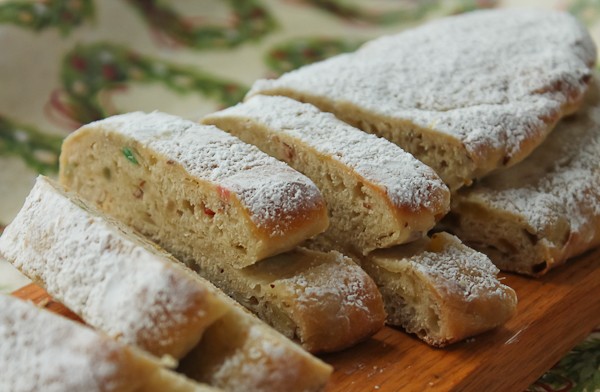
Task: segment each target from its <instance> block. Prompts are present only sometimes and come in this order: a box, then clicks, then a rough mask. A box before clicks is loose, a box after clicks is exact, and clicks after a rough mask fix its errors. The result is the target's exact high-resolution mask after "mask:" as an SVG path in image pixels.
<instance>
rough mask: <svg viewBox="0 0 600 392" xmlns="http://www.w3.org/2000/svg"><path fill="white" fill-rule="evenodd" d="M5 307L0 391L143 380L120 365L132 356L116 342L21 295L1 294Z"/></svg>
mask: <svg viewBox="0 0 600 392" xmlns="http://www.w3.org/2000/svg"><path fill="white" fill-rule="evenodd" d="M0 308H1V309H2V311H1V312H0V342H2V343H1V344H0V368H1V369H2V377H0V390H2V391H11V392H25V391H42V390H43V391H48V392H58V391H61V392H62V391H90V392H93V391H115V390H123V389H122V388H123V387H124V385H119V384H122V383H123V381H122V380H127V382H128V383H129V384H131V383H133V382H136V381H138V382H140V381H141V376H142V375H141V374H130V373H128V372H127V373H126V371H125V369H124V368H122V367H121V366H120V365H122V364H123V363H124V362H125V361H127V360H128V358H129V357H128V356H127V355H124V353H123V352H122V350H123V347H122V346H120V345H119V344H118V343H117V342H114V341H111V340H109V339H107V338H103V337H101V336H100V335H98V334H96V333H95V332H93V331H92V330H90V329H88V328H87V327H84V326H82V325H79V324H76V323H74V322H72V321H69V320H67V319H64V318H62V317H60V316H57V315H54V314H52V313H50V312H47V311H43V310H40V309H37V308H36V307H35V306H34V305H32V304H30V303H26V302H24V301H21V300H18V299H16V298H12V297H8V296H4V295H0ZM128 370H131V368H128ZM128 387H129V388H131V390H133V389H134V388H135V385H128Z"/></svg>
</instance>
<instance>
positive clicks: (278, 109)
mask: <svg viewBox="0 0 600 392" xmlns="http://www.w3.org/2000/svg"><path fill="white" fill-rule="evenodd" d="M202 121H203V122H204V123H205V124H212V125H216V126H218V127H219V128H221V129H223V130H225V131H227V132H230V133H231V134H233V135H235V136H237V137H239V138H240V139H242V140H243V141H245V142H247V143H251V144H254V145H256V146H258V147H259V148H260V149H261V150H262V151H264V152H266V153H268V154H269V155H272V156H273V157H275V158H277V159H280V160H282V161H285V162H287V163H288V164H289V165H290V166H292V167H293V168H295V169H296V170H298V171H300V172H301V173H303V174H305V175H306V176H308V177H309V178H310V179H311V180H313V181H314V182H315V184H317V186H318V187H319V189H320V190H321V192H322V193H323V196H324V197H325V200H326V201H327V207H328V210H329V217H330V226H329V228H328V230H327V231H326V232H325V233H324V235H326V236H327V237H329V238H330V239H332V240H334V241H339V242H340V245H341V246H342V247H348V246H350V247H352V248H353V249H354V250H355V251H358V252H361V253H363V254H366V253H368V252H370V251H372V250H374V249H378V248H388V247H390V246H394V245H398V244H403V243H406V242H410V241H413V240H415V239H419V238H421V237H423V236H424V235H425V233H427V231H428V230H429V229H431V228H432V227H433V226H434V225H435V223H436V222H437V221H438V220H439V219H440V218H441V217H443V216H444V215H445V214H446V213H447V212H448V210H449V208H450V192H449V190H448V188H447V187H446V186H445V185H444V183H443V182H442V180H441V179H440V178H439V177H438V176H437V174H435V172H434V171H433V170H432V169H430V168H429V167H427V166H425V164H423V163H421V162H419V161H418V160H417V159H415V158H414V157H413V156H412V155H410V154H409V153H407V152H405V151H403V150H402V149H401V148H399V147H398V146H396V145H394V144H392V143H391V142H389V141H387V140H385V139H381V138H378V137H376V136H374V135H369V134H367V133H364V132H362V131H360V130H359V129H356V128H354V127H352V126H350V125H348V124H346V123H344V122H342V121H340V120H338V119H336V118H335V117H334V116H333V115H332V114H330V113H323V112H321V111H319V109H317V108H316V107H314V106H312V105H309V104H303V103H299V102H297V101H294V100H292V99H289V98H285V97H271V96H255V97H253V98H251V99H249V100H248V101H247V102H245V103H243V104H239V105H237V106H234V107H231V108H229V109H225V110H223V111H221V112H217V113H214V114H211V115H208V116H206V117H205V118H204V119H203V120H202Z"/></svg>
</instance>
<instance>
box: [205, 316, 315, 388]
mask: <svg viewBox="0 0 600 392" xmlns="http://www.w3.org/2000/svg"><path fill="white" fill-rule="evenodd" d="M247 333H248V336H247V337H246V339H245V343H244V345H243V346H242V347H240V348H239V349H238V350H236V351H235V352H234V353H232V355H230V356H229V357H228V358H227V360H226V361H225V362H224V363H223V364H221V366H219V368H218V370H217V371H216V372H215V373H214V374H213V375H212V379H213V380H214V381H215V382H216V385H217V386H219V387H222V388H224V389H227V390H232V391H248V392H254V391H265V390H275V389H278V388H283V387H284V386H286V385H288V383H289V382H290V380H298V379H299V377H301V375H302V374H303V369H302V365H301V363H302V362H303V361H304V358H303V355H290V354H291V352H290V349H289V347H288V343H287V342H285V344H282V343H284V341H281V340H280V339H276V338H275V336H271V335H270V334H265V326H263V325H251V326H249V329H248V332H247ZM294 354H296V353H294ZM298 354H299V353H298ZM283 364H285V365H284V366H282V365H283ZM275 369H277V370H276V371H275ZM302 382H303V383H305V384H309V383H307V382H306V381H305V380H303V381H302Z"/></svg>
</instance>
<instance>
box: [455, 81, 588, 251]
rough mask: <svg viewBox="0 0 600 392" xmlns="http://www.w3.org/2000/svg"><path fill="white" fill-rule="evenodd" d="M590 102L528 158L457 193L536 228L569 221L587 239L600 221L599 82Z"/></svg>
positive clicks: (544, 230) (540, 230) (549, 229)
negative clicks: (471, 187)
mask: <svg viewBox="0 0 600 392" xmlns="http://www.w3.org/2000/svg"><path fill="white" fill-rule="evenodd" d="M590 93H591V94H590V96H589V98H588V99H587V101H586V104H585V106H584V107H583V108H582V109H581V110H580V111H579V112H578V113H577V114H575V115H574V116H573V117H571V118H568V119H565V120H563V121H562V122H561V123H559V125H558V126H557V127H556V129H555V130H554V131H553V132H552V133H551V134H550V136H549V137H548V139H547V140H546V141H545V142H544V143H543V144H542V145H541V146H540V147H539V148H538V149H537V150H535V151H534V152H533V154H531V156H529V157H528V158H527V159H525V160H524V161H523V162H521V163H519V164H518V165H516V166H514V167H512V168H510V169H507V170H505V171H501V172H498V173H496V174H494V175H492V176H489V177H487V178H486V179H484V180H483V181H482V182H481V183H480V184H477V185H476V186H475V187H473V189H472V190H465V191H464V192H461V193H459V194H458V196H457V201H456V202H457V203H460V202H461V201H462V200H477V201H478V202H479V203H482V204H484V205H486V206H488V208H491V209H497V210H500V211H506V212H508V213H512V214H515V215H517V216H518V217H519V218H520V219H523V220H524V222H525V224H527V225H529V226H531V227H532V228H533V229H534V230H535V232H537V233H540V235H541V234H543V233H547V232H552V228H553V227H555V226H556V225H557V224H560V223H564V222H567V223H568V225H569V226H570V232H571V233H572V234H577V237H578V238H580V239H582V240H583V242H588V241H591V240H592V239H593V238H595V237H597V236H598V234H597V230H598V225H600V172H599V169H598V168H599V167H600V155H599V152H600V94H599V93H598V82H597V81H596V82H595V85H594V86H593V90H592V91H591V92H590Z"/></svg>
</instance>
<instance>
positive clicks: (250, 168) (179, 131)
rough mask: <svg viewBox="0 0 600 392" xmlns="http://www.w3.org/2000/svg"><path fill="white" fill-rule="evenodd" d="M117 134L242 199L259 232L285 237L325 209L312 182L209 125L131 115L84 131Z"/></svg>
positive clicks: (160, 116)
mask: <svg viewBox="0 0 600 392" xmlns="http://www.w3.org/2000/svg"><path fill="white" fill-rule="evenodd" d="M86 128H101V129H105V130H106V131H109V132H118V133H121V134H123V135H125V136H127V137H129V138H132V139H134V140H137V141H138V142H140V143H141V144H143V145H145V146H146V147H147V148H149V149H151V150H154V151H156V152H157V153H159V154H162V155H164V156H166V157H167V158H168V159H171V160H173V161H175V162H177V163H179V164H181V165H182V166H183V167H184V168H185V169H186V170H187V171H188V172H189V173H190V174H191V175H193V176H196V177H199V178H200V179H203V180H206V181H210V182H212V183H214V184H216V185H217V186H220V187H221V188H223V189H226V190H228V191H230V192H232V193H234V194H235V195H237V197H238V198H239V200H240V201H241V203H242V204H243V205H244V206H245V207H246V208H247V209H248V210H249V211H250V213H251V219H252V220H253V222H254V223H255V224H256V225H257V226H259V227H272V226H275V228H274V230H273V235H281V234H283V233H282V232H281V231H283V230H285V229H286V227H287V225H289V223H291V222H293V221H294V220H295V218H296V215H297V214H298V213H299V212H307V211H312V210H314V209H315V208H317V206H322V205H323V204H324V202H323V200H322V196H321V194H320V192H319V190H318V188H317V187H316V185H314V184H313V182H312V181H311V180H309V179H308V178H307V177H306V176H304V175H302V174H300V173H298V172H297V171H296V170H294V169H292V168H291V167H289V166H287V165H286V164H285V163H283V162H280V161H278V160H276V159H274V158H272V157H270V156H268V155H267V154H265V153H263V152H262V151H260V150H259V149H258V148H256V147H255V146H251V145H249V144H246V143H244V142H242V141H241V140H239V139H237V138H235V137H233V136H231V135H229V134H228V133H226V132H224V131H222V130H220V129H218V128H216V127H214V126H208V125H200V124H196V123H194V122H192V121H188V120H184V119H181V118H179V117H176V116H171V115H168V114H164V113H159V112H153V113H149V114H146V113H142V112H135V113H128V114H123V115H118V116H114V117H110V118H108V119H105V120H100V121H97V122H94V123H91V124H89V125H87V126H84V127H83V128H82V129H86Z"/></svg>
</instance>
